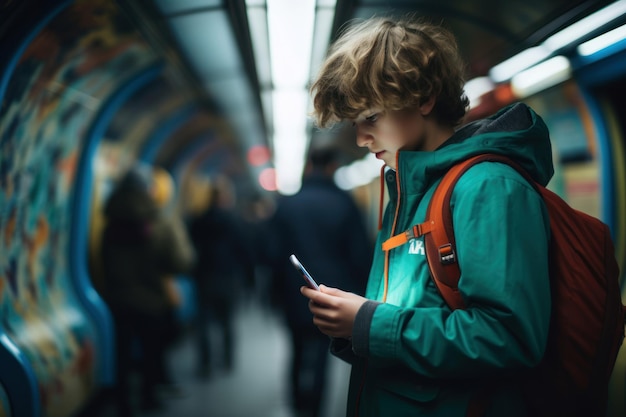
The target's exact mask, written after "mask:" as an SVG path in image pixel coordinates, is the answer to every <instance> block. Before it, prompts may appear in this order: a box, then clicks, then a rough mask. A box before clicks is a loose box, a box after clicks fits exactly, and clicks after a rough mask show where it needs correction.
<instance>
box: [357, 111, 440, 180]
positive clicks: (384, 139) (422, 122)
mask: <svg viewBox="0 0 626 417" xmlns="http://www.w3.org/2000/svg"><path fill="white" fill-rule="evenodd" d="M422 110H423V109H422V107H417V108H411V109H405V110H398V111H386V112H384V111H382V110H380V109H372V110H369V111H367V112H363V113H361V115H360V116H359V117H358V118H357V119H356V120H354V126H355V129H356V143H357V145H358V146H360V147H363V148H368V149H369V151H370V152H372V153H373V154H375V155H376V158H378V159H381V160H383V161H384V162H385V164H387V166H389V167H390V168H392V169H396V168H397V167H396V153H397V152H398V151H399V150H410V151H428V150H433V149H435V148H436V146H434V147H432V145H433V139H434V136H433V135H432V133H433V129H431V124H432V123H431V122H430V121H429V120H427V119H428V118H427V117H425V115H424V114H423V111H422ZM437 146H438V144H437Z"/></svg>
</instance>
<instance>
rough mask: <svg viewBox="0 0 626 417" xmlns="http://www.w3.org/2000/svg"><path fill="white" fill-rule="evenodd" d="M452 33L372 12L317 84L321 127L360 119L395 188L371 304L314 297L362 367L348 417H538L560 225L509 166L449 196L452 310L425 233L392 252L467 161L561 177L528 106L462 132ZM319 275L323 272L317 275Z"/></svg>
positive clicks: (360, 136)
mask: <svg viewBox="0 0 626 417" xmlns="http://www.w3.org/2000/svg"><path fill="white" fill-rule="evenodd" d="M463 69H464V65H463V63H462V60H461V59H460V56H459V53H458V50H457V45H456V41H455V39H454V37H453V36H452V34H451V33H450V32H449V31H447V30H446V29H445V28H443V27H439V26H434V25H430V24H426V23H423V22H419V21H411V20H408V19H406V20H404V19H401V20H394V19H389V18H372V19H370V20H367V21H364V22H362V23H360V24H357V25H355V26H353V27H351V28H349V29H348V30H347V31H346V32H345V33H343V34H342V36H341V37H340V38H339V39H338V40H337V41H336V42H335V44H334V45H333V46H332V48H331V51H330V53H329V55H328V57H327V59H326V61H325V63H324V65H323V67H322V69H321V71H320V74H319V75H318V77H317V79H316V80H315V81H314V83H313V84H312V88H311V91H312V92H313V95H314V112H315V116H316V119H317V122H318V125H320V126H321V127H326V126H329V125H331V124H332V123H334V122H338V121H351V122H352V124H353V126H354V127H355V130H356V142H357V145H358V146H361V147H367V148H368V150H369V151H370V152H372V153H374V154H375V155H376V157H377V158H379V159H381V160H383V161H384V162H385V164H386V166H387V169H386V172H385V173H384V178H385V180H386V182H387V186H388V189H389V197H390V200H389V204H388V206H387V208H386V211H385V214H384V217H383V219H382V220H383V221H382V226H381V230H380V231H379V236H378V240H377V242H376V247H375V254H374V260H373V264H372V267H371V270H370V275H369V281H368V285H367V291H366V294H365V297H360V296H358V295H356V294H353V293H349V292H345V291H342V290H341V289H338V288H330V287H325V286H321V291H314V290H311V289H308V288H305V287H303V288H302V289H301V292H302V294H303V295H305V296H306V297H308V298H309V299H310V302H309V308H310V310H311V312H312V313H313V322H314V323H315V325H317V327H318V328H319V329H320V330H321V331H322V332H323V333H325V334H326V335H328V336H330V337H331V338H332V343H331V352H332V353H333V354H335V355H336V356H338V357H340V358H342V359H344V360H346V361H347V362H349V363H351V364H352V375H351V379H350V390H349V395H348V410H347V415H348V416H394V417H400V416H445V417H453V416H465V415H466V413H467V412H468V407H470V405H471V407H474V406H477V405H478V406H479V408H480V409H481V410H480V411H485V412H484V413H483V415H488V416H507V417H512V416H524V415H527V410H526V406H525V404H524V400H523V394H522V392H521V388H520V386H519V384H518V382H517V381H518V379H519V378H516V377H517V376H519V375H520V374H521V373H522V372H524V370H528V369H530V368H532V367H534V366H535V365H537V364H538V363H539V361H540V359H541V357H542V355H543V352H544V349H545V346H546V342H547V335H548V325H549V318H550V307H551V305H550V287H549V279H548V239H549V233H550V232H549V219H548V216H547V211H546V208H545V205H544V203H543V201H542V199H541V197H540V195H539V194H538V193H537V192H536V191H535V190H534V189H533V187H532V186H531V185H530V184H528V183H527V181H525V180H524V179H523V177H522V176H521V175H520V174H518V173H517V172H516V171H515V170H514V169H513V168H511V167H509V166H508V165H504V164H500V163H496V162H484V163H481V164H478V165H476V166H474V167H473V168H471V169H470V170H468V171H467V172H466V173H465V174H464V175H463V176H462V177H461V179H460V180H459V182H458V183H457V185H456V186H455V188H454V192H453V194H452V199H451V206H452V216H453V222H454V230H455V236H456V246H457V257H458V261H459V266H460V269H461V271H462V275H461V280H460V282H459V290H460V293H461V295H462V297H463V299H464V301H465V304H466V306H467V308H466V309H462V310H454V311H452V310H451V309H450V308H449V307H448V306H447V304H446V303H445V301H444V300H443V298H442V297H441V296H440V294H439V293H438V290H437V288H436V286H435V284H434V283H433V280H432V279H431V276H430V272H429V268H428V264H427V261H426V256H425V253H424V250H423V247H424V246H423V241H422V239H423V238H418V239H417V240H416V241H415V242H412V243H413V244H411V245H402V246H399V247H397V248H394V249H391V250H390V251H388V252H385V251H383V250H382V248H381V245H382V243H383V242H384V241H385V240H387V239H389V238H390V237H391V236H393V235H396V234H399V233H402V232H403V231H404V230H407V229H409V228H410V227H411V226H413V225H415V224H419V223H422V222H424V220H425V216H426V208H427V206H428V203H429V200H430V197H431V195H432V193H433V191H434V189H435V187H436V185H437V184H438V182H439V180H440V179H441V177H442V176H443V174H445V172H446V171H447V170H448V169H450V168H451V167H452V166H453V165H454V164H455V163H457V162H460V161H461V160H464V159H466V158H468V157H469V156H472V155H475V154H480V153H485V152H491V153H499V154H504V155H507V156H508V157H510V158H512V159H513V160H515V161H517V162H518V163H519V164H521V165H522V166H523V167H524V168H525V169H526V170H527V171H529V173H531V175H532V176H533V177H534V178H535V179H536V180H537V181H538V182H539V183H541V184H544V185H545V184H547V183H548V181H549V179H550V178H551V176H552V174H553V167H552V153H551V146H550V139H549V134H548V130H547V128H546V126H545V124H544V123H543V121H542V120H541V118H540V117H539V116H538V115H537V114H535V113H534V112H533V111H532V110H531V109H530V108H528V107H527V106H525V105H523V104H515V105H512V106H509V107H507V108H505V109H503V110H501V111H500V112H498V113H497V114H496V115H494V116H492V117H490V118H487V119H485V120H480V121H477V122H474V123H470V124H468V125H465V126H463V127H461V128H458V126H459V124H460V122H461V121H462V119H463V116H464V115H465V111H466V109H467V105H468V100H467V98H466V97H465V96H464V93H463V83H464V74H463ZM319 278H321V279H323V277H319Z"/></svg>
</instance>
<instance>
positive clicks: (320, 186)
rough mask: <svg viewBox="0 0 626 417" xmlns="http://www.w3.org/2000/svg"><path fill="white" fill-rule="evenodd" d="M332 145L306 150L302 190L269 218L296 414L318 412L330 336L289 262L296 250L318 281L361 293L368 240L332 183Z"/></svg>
mask: <svg viewBox="0 0 626 417" xmlns="http://www.w3.org/2000/svg"><path fill="white" fill-rule="evenodd" d="M338 156H339V154H338V152H337V151H336V150H335V149H333V148H320V149H314V150H312V151H311V152H310V154H309V158H308V161H307V165H306V167H305V176H304V179H303V183H302V188H301V190H300V191H299V192H298V193H297V194H295V195H292V196H286V197H283V198H281V199H280V200H279V201H278V203H277V209H276V213H275V216H274V218H273V220H272V227H271V230H272V234H273V235H274V236H275V237H276V239H277V241H276V242H275V243H276V246H275V249H274V250H275V260H274V262H275V275H274V286H275V290H274V291H273V294H274V296H275V297H276V300H275V301H274V302H275V303H276V304H277V306H278V307H279V308H281V311H282V312H283V313H284V317H285V321H286V324H287V326H288V329H289V332H290V337H291V347H292V360H291V365H290V366H291V369H290V378H291V379H290V383H291V385H290V387H291V394H292V405H293V407H294V409H295V410H296V412H297V413H298V416H307V417H317V416H319V413H320V405H321V403H322V394H323V391H324V390H323V388H324V382H325V381H324V379H325V376H326V362H327V356H328V347H329V340H328V337H327V336H325V335H324V334H322V333H321V332H320V331H319V330H318V329H317V328H316V327H315V326H314V325H313V323H312V320H311V314H310V312H309V309H308V306H307V302H306V301H303V300H302V299H300V297H298V296H299V295H300V291H299V288H300V287H301V286H302V285H304V281H303V280H302V279H301V278H300V277H299V276H298V273H297V272H296V271H295V270H294V269H293V266H292V265H291V264H290V263H289V260H288V258H289V255H290V254H292V253H293V254H296V255H297V256H298V258H299V259H300V260H301V261H302V263H303V264H304V265H305V267H306V268H307V269H308V271H309V272H310V273H311V274H312V275H313V277H314V278H315V279H316V280H317V281H318V282H319V283H321V284H327V285H330V286H332V287H339V288H344V286H345V287H347V288H350V291H352V292H354V293H356V294H363V292H364V290H365V283H366V280H367V275H368V272H369V267H370V263H371V252H372V245H373V241H372V239H370V236H369V234H368V233H367V231H366V227H365V222H364V220H363V216H362V214H361V212H360V209H359V208H358V206H357V205H356V203H355V201H354V200H353V198H352V196H351V195H350V194H348V193H347V192H345V191H343V190H341V189H340V188H339V187H337V185H336V184H335V183H334V181H333V175H334V173H335V171H336V169H337V167H338V162H339V161H338Z"/></svg>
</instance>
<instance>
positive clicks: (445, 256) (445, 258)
mask: <svg viewBox="0 0 626 417" xmlns="http://www.w3.org/2000/svg"><path fill="white" fill-rule="evenodd" d="M439 261H440V262H441V263H442V264H443V265H450V264H453V263H455V262H456V255H455V253H454V249H452V244H450V243H446V244H445V245H441V246H439Z"/></svg>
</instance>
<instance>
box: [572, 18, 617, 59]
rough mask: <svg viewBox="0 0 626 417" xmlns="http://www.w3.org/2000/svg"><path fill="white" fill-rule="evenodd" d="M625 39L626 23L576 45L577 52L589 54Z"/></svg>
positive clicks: (583, 54) (582, 54)
mask: <svg viewBox="0 0 626 417" xmlns="http://www.w3.org/2000/svg"><path fill="white" fill-rule="evenodd" d="M624 39H626V25H624V26H620V27H618V28H617V29H613V30H611V31H609V32H607V33H605V34H602V35H600V36H598V37H596V38H593V39H591V40H589V41H587V42H585V43H581V44H580V45H578V49H577V51H578V54H579V55H581V56H590V55H593V54H595V53H596V52H599V51H601V50H603V49H606V48H608V47H609V46H611V45H614V44H616V43H618V42H620V41H623V40H624Z"/></svg>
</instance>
